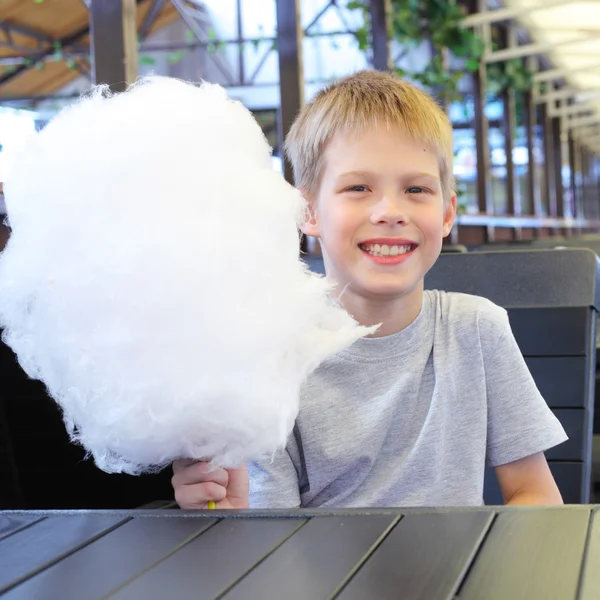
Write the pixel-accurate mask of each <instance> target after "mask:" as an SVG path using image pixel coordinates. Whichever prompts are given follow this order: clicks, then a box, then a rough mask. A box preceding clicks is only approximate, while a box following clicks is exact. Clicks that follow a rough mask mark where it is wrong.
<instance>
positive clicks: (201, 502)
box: [171, 459, 250, 509]
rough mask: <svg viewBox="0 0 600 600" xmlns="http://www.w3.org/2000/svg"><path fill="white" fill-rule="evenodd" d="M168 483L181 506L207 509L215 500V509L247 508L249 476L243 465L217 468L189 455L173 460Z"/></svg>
mask: <svg viewBox="0 0 600 600" xmlns="http://www.w3.org/2000/svg"><path fill="white" fill-rule="evenodd" d="M173 473H174V475H173V477H172V479H171V484H172V485H173V489H174V490H175V501H176V502H177V504H179V506H180V508H182V509H206V508H208V502H209V501H211V500H212V501H214V502H215V506H216V508H217V509H232V508H233V509H241V508H248V507H249V505H250V500H249V496H248V494H249V487H250V484H249V480H248V471H247V470H246V467H245V466H244V467H240V468H239V469H216V468H214V467H212V466H211V465H210V463H207V462H198V461H195V460H190V459H181V460H176V461H175V462H174V463H173Z"/></svg>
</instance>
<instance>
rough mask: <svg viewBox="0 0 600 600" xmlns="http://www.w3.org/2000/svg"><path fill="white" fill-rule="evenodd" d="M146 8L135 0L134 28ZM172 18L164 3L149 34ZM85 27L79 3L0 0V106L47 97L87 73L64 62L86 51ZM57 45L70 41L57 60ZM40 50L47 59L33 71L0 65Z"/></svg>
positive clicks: (143, 0) (146, 2)
mask: <svg viewBox="0 0 600 600" xmlns="http://www.w3.org/2000/svg"><path fill="white" fill-rule="evenodd" d="M151 5H152V0H138V26H140V25H141V24H142V23H143V22H144V18H145V16H146V13H147V12H148V10H149V8H150V6H151ZM178 18H179V13H178V12H177V10H176V9H175V7H174V6H173V5H172V4H171V2H165V3H164V6H163V8H162V10H161V11H160V13H159V14H158V18H157V19H156V20H155V21H154V24H153V25H152V28H151V29H150V33H151V32H153V31H155V30H157V29H160V28H161V27H164V26H166V25H168V24H169V23H171V22H173V21H175V20H177V19H178ZM88 24H89V15H88V9H87V7H86V4H85V0H0V101H1V99H2V97H4V98H6V97H13V98H14V97H24V96H25V97H26V96H39V95H42V96H45V95H50V94H52V93H55V92H57V91H58V90H60V89H61V88H62V87H64V86H65V85H66V84H68V83H69V82H71V81H72V80H74V79H76V78H77V77H79V76H81V74H82V72H83V73H85V72H86V71H87V70H88V69H89V64H86V60H85V59H81V58H77V59H76V60H73V61H70V60H69V59H68V57H69V55H68V51H69V49H74V50H75V49H76V50H79V51H80V53H79V56H80V55H81V54H82V53H85V52H87V51H88V50H89V36H88ZM36 38H37V39H36ZM57 40H59V41H63V42H64V41H68V42H70V43H69V45H66V44H65V45H64V46H63V48H64V55H63V57H61V56H59V55H56V54H55V50H54V45H55V41H57ZM11 46H13V47H11ZM15 47H18V49H16V48H15ZM45 51H47V53H48V54H49V55H50V59H46V60H44V61H40V62H38V63H37V66H28V65H23V64H18V60H17V61H15V64H9V65H7V64H2V61H3V60H4V62H9V61H6V59H7V58H10V57H23V56H24V55H31V56H32V57H37V56H39V54H40V53H42V54H43V53H44V52H45ZM81 51H82V52H81ZM53 56H55V57H56V59H54V58H53Z"/></svg>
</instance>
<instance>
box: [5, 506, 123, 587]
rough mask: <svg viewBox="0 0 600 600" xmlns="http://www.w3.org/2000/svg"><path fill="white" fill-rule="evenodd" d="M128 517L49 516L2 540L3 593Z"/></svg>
mask: <svg viewBox="0 0 600 600" xmlns="http://www.w3.org/2000/svg"><path fill="white" fill-rule="evenodd" d="M126 520H128V519H124V518H123V517H116V516H95V515H85V516H57V517H48V518H46V519H44V520H42V521H40V522H39V523H35V524H34V525H32V526H31V527H27V528H26V529H23V530H22V531H20V532H18V533H16V534H14V535H11V536H10V537H7V538H5V539H4V540H2V541H0V556H2V561H0V593H2V592H3V591H5V590H7V589H9V588H10V587H12V586H14V585H16V584H17V583H19V582H20V581H22V580H23V579H26V578H27V577H31V576H33V575H34V574H35V573H37V572H39V571H41V570H42V569H45V568H47V567H48V566H50V565H51V564H53V563H55V562H57V561H59V560H61V559H62V558H64V557H65V556H67V555H69V554H70V553H71V552H73V551H75V550H77V549H78V548H81V547H82V546H84V545H86V544H89V543H90V542H91V541H93V540H94V539H96V538H97V537H98V536H100V535H102V534H104V533H106V532H107V531H108V530H110V529H112V528H114V527H117V526H118V525H119V524H121V523H124V522H125V521H126Z"/></svg>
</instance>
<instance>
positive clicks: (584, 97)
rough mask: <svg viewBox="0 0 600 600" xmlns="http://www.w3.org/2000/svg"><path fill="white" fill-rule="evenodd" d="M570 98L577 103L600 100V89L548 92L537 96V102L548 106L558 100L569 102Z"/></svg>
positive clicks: (569, 89)
mask: <svg viewBox="0 0 600 600" xmlns="http://www.w3.org/2000/svg"><path fill="white" fill-rule="evenodd" d="M569 98H572V99H573V100H575V101H577V102H587V101H588V100H594V99H596V98H600V88H599V89H595V88H590V89H587V90H582V89H573V88H566V89H564V88H563V89H562V90H557V91H555V92H548V93H547V94H542V95H540V96H536V98H535V101H536V103H537V104H547V103H548V102H556V101H557V100H568V99H569Z"/></svg>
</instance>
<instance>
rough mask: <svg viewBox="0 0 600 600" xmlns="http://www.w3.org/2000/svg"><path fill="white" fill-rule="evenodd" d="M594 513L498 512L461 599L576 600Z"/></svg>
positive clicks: (561, 510)
mask: <svg viewBox="0 0 600 600" xmlns="http://www.w3.org/2000/svg"><path fill="white" fill-rule="evenodd" d="M589 518H590V510H589V509H585V508H581V509H575V510H574V509H572V508H551V509H536V510H527V509H525V510H516V511H514V512H513V511H507V512H503V513H500V514H499V515H498V517H497V518H496V520H495V521H494V524H493V526H492V528H491V531H490V533H489V535H488V537H487V538H486V541H485V544H484V545H483V547H482V549H481V552H480V553H479V556H478V557H477V559H476V561H475V563H474V565H473V568H472V570H471V572H470V573H469V576H468V577H467V579H466V581H465V583H464V585H463V588H462V589H461V591H460V594H459V598H460V600H481V597H482V596H481V594H482V590H485V599H486V600H506V599H507V598H510V600H550V599H554V598H557V599H558V598H560V599H561V600H569V599H572V600H575V598H576V597H577V587H578V582H579V576H580V572H581V563H582V560H583V553H584V549H585V545H586V536H587V531H588V524H589Z"/></svg>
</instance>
